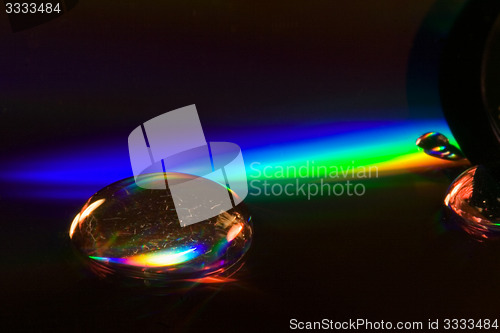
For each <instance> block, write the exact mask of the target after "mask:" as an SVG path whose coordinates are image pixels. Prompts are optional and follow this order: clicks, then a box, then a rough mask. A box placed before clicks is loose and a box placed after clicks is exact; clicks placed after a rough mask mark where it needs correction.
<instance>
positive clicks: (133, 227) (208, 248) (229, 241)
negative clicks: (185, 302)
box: [69, 173, 253, 281]
mask: <svg viewBox="0 0 500 333" xmlns="http://www.w3.org/2000/svg"><path fill="white" fill-rule="evenodd" d="M167 177H169V181H170V180H171V179H172V177H176V179H177V180H178V181H189V180H191V179H194V178H195V177H192V176H189V175H185V174H177V173H175V174H174V173H168V174H167ZM144 181H146V182H152V183H156V182H162V183H163V184H164V183H165V175H164V174H163V173H157V174H149V175H147V176H146V177H145V178H143V179H141V184H142V182H144ZM197 181H199V178H198V180H197ZM206 181H207V182H211V181H210V180H206ZM158 184H159V183H158ZM214 184H215V183H214ZM217 186H220V185H218V184H217ZM150 188H151V187H150ZM152 188H154V187H152ZM233 195H234V193H233ZM173 200H174V199H173V197H172V195H171V193H170V191H168V190H167V191H165V190H156V189H147V188H144V187H139V186H137V184H136V183H135V181H134V178H133V177H131V178H127V179H124V180H121V181H118V182H116V183H114V184H111V185H109V186H107V187H105V188H103V189H102V190H100V191H98V192H97V193H96V194H94V195H93V196H92V197H91V198H90V199H89V200H88V201H87V203H86V204H85V206H84V207H83V208H82V210H81V212H80V213H79V214H77V216H76V217H75V218H74V220H73V222H72V224H71V227H70V231H69V235H70V237H71V241H72V243H73V244H74V245H75V247H76V248H77V250H78V251H79V252H80V253H81V254H83V256H84V257H85V259H86V262H87V263H88V264H89V265H90V268H91V269H92V270H93V271H94V272H96V273H97V274H98V275H101V276H108V275H121V276H128V277H133V278H139V279H143V280H147V281H165V280H179V279H199V278H204V277H207V276H219V275H220V274H221V273H224V272H227V271H228V270H229V269H231V268H234V267H239V266H240V265H241V259H242V257H243V255H244V254H245V253H246V251H247V250H248V248H249V247H250V243H251V240H252V232H253V231H252V223H251V219H250V215H249V214H248V211H247V209H246V207H245V205H244V203H240V204H239V205H237V206H236V207H234V208H232V209H230V210H228V211H217V212H215V214H214V215H215V216H214V217H212V218H209V219H207V220H204V221H202V222H198V223H194V224H191V225H187V226H184V227H182V226H181V224H180V223H179V220H178V217H177V213H176V210H175V208H174V207H175V206H174V201H173ZM206 204H210V207H211V209H214V210H217V209H219V210H220V208H217V207H218V206H219V205H218V203H217V202H210V203H206ZM165 207H167V209H165ZM212 207H213V208H212ZM191 209H192V210H193V213H195V212H196V210H197V209H206V207H192V208H191Z"/></svg>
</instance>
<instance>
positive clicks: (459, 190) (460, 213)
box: [444, 165, 500, 240]
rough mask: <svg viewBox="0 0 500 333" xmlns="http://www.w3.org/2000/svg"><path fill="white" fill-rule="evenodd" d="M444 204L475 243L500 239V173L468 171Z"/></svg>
mask: <svg viewBox="0 0 500 333" xmlns="http://www.w3.org/2000/svg"><path fill="white" fill-rule="evenodd" d="M444 204H445V205H446V206H447V207H449V208H450V209H451V211H452V212H453V213H454V214H455V215H456V217H458V219H455V220H456V221H457V222H458V223H457V224H458V225H459V227H460V228H461V229H463V230H464V231H465V232H467V233H468V234H469V235H471V236H473V237H474V238H477V239H478V240H486V239H498V238H500V169H499V168H497V167H485V166H482V165H480V166H474V167H471V168H469V169H467V170H466V171H465V172H464V173H462V174H461V175H460V176H458V178H457V179H455V181H454V182H453V183H452V184H451V185H450V187H449V189H448V193H447V195H446V197H445V199H444Z"/></svg>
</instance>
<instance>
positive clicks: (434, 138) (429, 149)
mask: <svg viewBox="0 0 500 333" xmlns="http://www.w3.org/2000/svg"><path fill="white" fill-rule="evenodd" d="M416 145H417V146H419V147H420V148H422V149H423V150H424V152H425V153H426V154H427V155H430V156H433V157H437V158H441V159H444V160H450V161H458V160H462V159H464V158H465V157H464V156H463V154H462V152H461V151H460V150H459V149H458V148H457V147H455V146H453V145H452V144H451V143H450V142H449V140H448V138H447V137H446V136H444V135H443V134H441V133H439V132H428V133H425V134H423V135H421V136H420V137H419V138H418V139H417V141H416Z"/></svg>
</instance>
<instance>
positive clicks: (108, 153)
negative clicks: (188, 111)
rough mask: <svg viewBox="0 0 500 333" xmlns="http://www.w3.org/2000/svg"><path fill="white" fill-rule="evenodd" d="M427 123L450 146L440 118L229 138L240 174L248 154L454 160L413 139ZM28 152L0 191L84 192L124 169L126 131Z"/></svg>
mask: <svg viewBox="0 0 500 333" xmlns="http://www.w3.org/2000/svg"><path fill="white" fill-rule="evenodd" d="M429 131H438V132H440V133H442V134H444V135H445V136H447V137H448V138H449V139H450V143H451V144H453V145H455V146H458V144H457V143H456V141H455V140H454V138H453V136H452V135H451V132H450V130H449V128H448V125H447V124H446V122H445V121H444V119H427V120H411V121H389V120H386V121H382V120H378V121H363V122H361V121H358V122H332V123H326V124H325V123H323V124H304V125H296V126H293V127H284V126H283V128H280V127H275V128H272V129H269V128H251V127H249V128H248V130H247V131H240V132H232V133H231V140H232V141H233V142H236V143H238V144H239V145H240V147H241V148H242V151H243V158H244V161H245V165H246V171H247V176H248V178H254V177H252V176H255V174H256V171H255V170H252V168H251V165H252V163H254V162H258V163H260V164H259V165H256V164H254V168H260V170H261V171H263V169H264V168H265V167H277V166H280V167H285V168H286V167H287V166H296V167H300V166H302V165H304V164H306V163H307V162H308V161H309V162H310V163H311V162H314V163H315V164H316V165H325V166H336V167H338V168H341V167H343V168H344V169H346V168H348V167H349V166H352V165H355V166H356V167H362V166H366V167H369V166H376V167H377V168H378V171H379V176H380V177H382V176H388V175H394V174H401V173H405V172H415V171H419V170H422V169H427V168H429V167H432V166H446V165H450V163H457V162H450V161H446V160H440V159H437V158H433V157H431V156H428V155H426V154H425V153H424V152H423V151H421V149H420V148H418V147H417V146H416V145H415V140H416V139H417V138H418V137H419V136H420V135H422V134H423V133H426V132H429ZM209 139H210V138H209ZM28 155H29V154H26V153H24V154H23V155H22V156H19V157H18V158H12V159H10V160H9V161H7V162H5V163H4V165H3V166H2V168H3V170H2V172H0V181H1V182H3V183H6V184H8V185H11V186H10V187H5V188H9V192H8V193H5V194H4V195H5V196H13V197H18V198H19V197H21V198H39V199H58V200H60V199H73V200H75V199H77V200H85V199H86V198H88V197H90V196H91V195H92V194H93V193H94V192H95V191H97V190H99V189H100V188H103V187H105V186H107V185H108V184H110V183H113V182H115V181H117V180H120V179H123V178H127V177H130V176H132V171H131V167H130V161H129V156H128V148H127V141H126V139H124V140H123V142H121V141H120V143H116V142H112V143H110V142H102V143H101V144H100V145H99V147H95V146H89V145H82V146H72V147H71V148H67V149H61V150H59V151H57V150H47V151H40V152H38V153H33V154H31V155H29V158H28V157H26V156H28ZM27 159H29V163H28V162H27ZM465 162H466V161H465ZM465 162H464V163H465ZM459 163H460V162H459ZM252 172H253V174H252Z"/></svg>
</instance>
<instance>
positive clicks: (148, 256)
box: [89, 247, 202, 267]
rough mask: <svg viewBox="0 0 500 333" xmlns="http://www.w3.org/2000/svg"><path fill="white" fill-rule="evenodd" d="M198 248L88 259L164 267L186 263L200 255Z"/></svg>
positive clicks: (91, 257)
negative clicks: (125, 256) (126, 256)
mask: <svg viewBox="0 0 500 333" xmlns="http://www.w3.org/2000/svg"><path fill="white" fill-rule="evenodd" d="M201 252H202V251H201V250H200V249H199V248H198V247H192V248H189V249H187V250H186V249H178V250H165V251H156V252H151V253H143V254H139V255H136V256H132V257H129V258H106V257H94V256H89V258H90V259H94V260H98V261H104V262H111V263H115V264H124V265H130V266H139V267H164V266H171V265H176V264H180V263H184V262H187V261H189V260H191V259H194V258H196V257H197V256H199V255H200V254H201Z"/></svg>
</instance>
